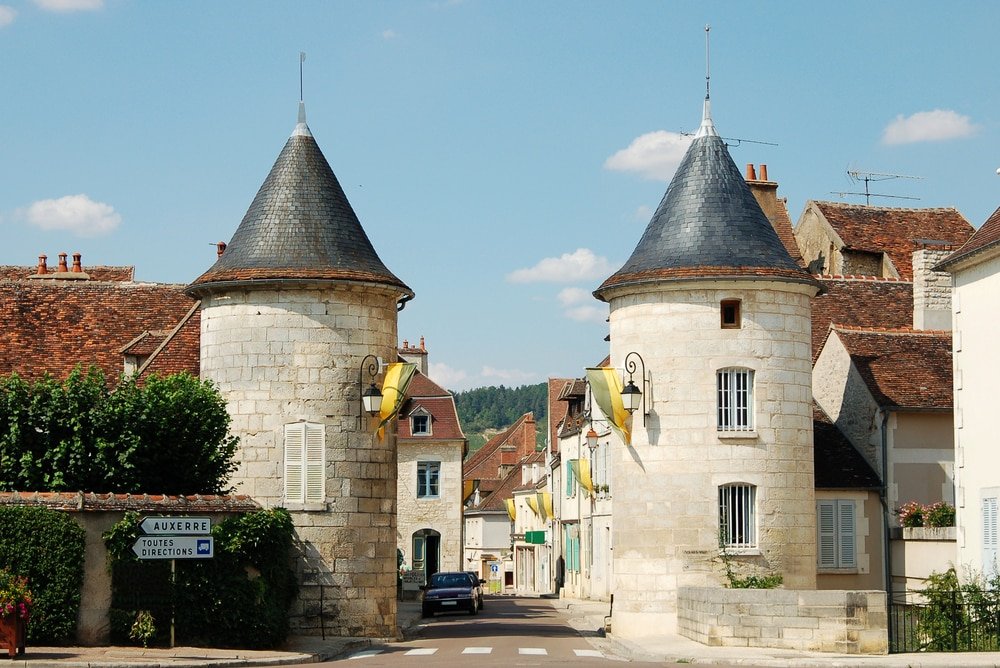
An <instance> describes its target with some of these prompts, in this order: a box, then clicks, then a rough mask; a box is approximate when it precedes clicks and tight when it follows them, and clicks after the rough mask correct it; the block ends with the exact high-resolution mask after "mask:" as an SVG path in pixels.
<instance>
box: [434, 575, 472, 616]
mask: <svg viewBox="0 0 1000 668" xmlns="http://www.w3.org/2000/svg"><path fill="white" fill-rule="evenodd" d="M422 589H423V590H424V600H423V604H422V605H421V606H420V612H421V613H422V614H423V616H424V617H432V616H433V615H434V613H435V612H457V611H459V610H464V611H466V612H468V613H469V614H470V615H476V614H479V607H480V605H479V601H480V598H479V597H480V596H481V594H479V592H481V591H482V589H480V583H479V581H478V578H474V577H473V576H471V575H469V574H468V573H465V572H461V571H442V572H439V573H435V574H434V575H432V576H431V581H430V583H428V584H426V585H424V586H423V587H422Z"/></svg>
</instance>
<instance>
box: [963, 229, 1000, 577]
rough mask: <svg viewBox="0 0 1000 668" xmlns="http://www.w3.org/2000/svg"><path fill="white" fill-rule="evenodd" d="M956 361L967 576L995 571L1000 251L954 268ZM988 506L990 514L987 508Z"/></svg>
mask: <svg viewBox="0 0 1000 668" xmlns="http://www.w3.org/2000/svg"><path fill="white" fill-rule="evenodd" d="M951 271H952V275H953V281H954V283H953V286H954V293H953V299H952V311H953V318H954V320H953V327H954V337H953V340H952V346H953V351H954V365H955V367H954V368H955V446H956V449H957V451H956V463H957V468H956V472H955V473H956V476H955V477H956V480H955V482H956V485H957V494H956V496H957V503H956V515H957V516H956V524H957V542H958V559H957V564H956V566H957V567H958V568H959V570H960V573H961V574H962V576H963V577H966V578H968V577H970V576H973V575H975V574H977V573H982V572H984V571H987V572H996V567H995V564H996V559H997V535H998V518H997V511H996V508H997V504H998V499H1000V449H998V448H997V447H996V445H995V444H996V427H995V426H994V425H993V420H992V417H991V416H992V415H993V411H994V410H995V406H994V405H993V398H994V396H995V395H994V392H995V391H996V390H995V388H994V385H995V384H996V381H997V378H998V377H1000V357H998V355H997V353H996V348H997V345H996V332H997V331H998V330H1000V309H998V308H997V294H1000V251H998V250H997V249H996V248H995V247H994V248H987V249H986V250H984V251H982V252H980V253H979V254H978V255H975V256H973V257H972V258H970V259H969V260H967V261H965V262H962V263H960V264H957V265H956V266H955V267H954V268H952V269H951ZM984 510H985V512H984Z"/></svg>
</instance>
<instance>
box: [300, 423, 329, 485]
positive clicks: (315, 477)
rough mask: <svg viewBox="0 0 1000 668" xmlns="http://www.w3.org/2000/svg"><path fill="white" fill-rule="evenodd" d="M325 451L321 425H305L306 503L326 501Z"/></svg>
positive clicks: (323, 428) (324, 432) (324, 429)
mask: <svg viewBox="0 0 1000 668" xmlns="http://www.w3.org/2000/svg"><path fill="white" fill-rule="evenodd" d="M325 450H326V428H325V426H324V425H321V424H307V425H306V448H305V451H306V466H305V474H306V485H305V486H306V501H307V502H309V503H322V502H323V501H325V500H326V485H325V484H324V483H325V482H326V473H325V471H324V468H325V467H324V459H325V458H324V456H323V455H324V454H325Z"/></svg>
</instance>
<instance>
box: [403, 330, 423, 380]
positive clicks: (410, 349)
mask: <svg viewBox="0 0 1000 668" xmlns="http://www.w3.org/2000/svg"><path fill="white" fill-rule="evenodd" d="M399 356H400V357H402V358H403V359H404V360H406V361H407V362H412V363H413V364H416V365H417V370H419V371H420V373H422V374H424V375H425V376H427V377H428V378H429V377H430V376H429V375H428V373H427V366H428V365H427V347H426V346H425V345H424V337H422V336H421V337H420V345H419V346H411V345H410V342H409V341H408V340H406V339H403V345H402V347H400V349H399Z"/></svg>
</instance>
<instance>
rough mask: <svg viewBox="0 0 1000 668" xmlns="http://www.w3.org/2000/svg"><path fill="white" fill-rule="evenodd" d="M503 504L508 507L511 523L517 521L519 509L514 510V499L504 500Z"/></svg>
mask: <svg viewBox="0 0 1000 668" xmlns="http://www.w3.org/2000/svg"><path fill="white" fill-rule="evenodd" d="M503 502H504V505H505V506H507V514H508V515H509V516H510V521H511V522H513V521H514V520H516V519H517V509H516V508H514V499H504V500H503Z"/></svg>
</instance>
